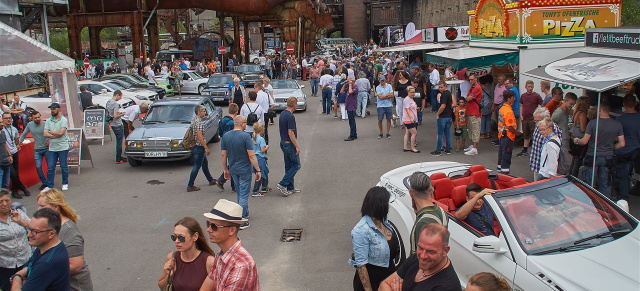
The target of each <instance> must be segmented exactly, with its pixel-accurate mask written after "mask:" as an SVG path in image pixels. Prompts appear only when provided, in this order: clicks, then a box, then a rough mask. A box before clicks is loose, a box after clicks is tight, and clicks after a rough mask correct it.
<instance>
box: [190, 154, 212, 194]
mask: <svg viewBox="0 0 640 291" xmlns="http://www.w3.org/2000/svg"><path fill="white" fill-rule="evenodd" d="M191 153H193V168H191V175H190V176H189V183H188V184H187V187H193V183H194V182H195V180H196V177H197V176H198V172H200V168H202V172H203V173H204V176H205V177H206V178H207V181H209V182H213V181H215V180H214V179H213V177H212V176H211V173H209V162H208V161H207V153H206V152H205V150H204V147H203V146H199V145H197V146H195V147H193V150H191Z"/></svg>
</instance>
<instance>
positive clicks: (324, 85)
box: [320, 69, 333, 114]
mask: <svg viewBox="0 0 640 291" xmlns="http://www.w3.org/2000/svg"><path fill="white" fill-rule="evenodd" d="M323 73H324V74H323V75H322V76H320V92H322V113H323V114H330V113H331V94H332V92H333V91H332V89H331V82H332V80H333V76H331V70H329V69H324V72H323Z"/></svg>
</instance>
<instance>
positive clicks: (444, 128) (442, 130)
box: [436, 117, 453, 152]
mask: <svg viewBox="0 0 640 291" xmlns="http://www.w3.org/2000/svg"><path fill="white" fill-rule="evenodd" d="M436 123H437V125H438V145H437V147H436V152H440V150H441V149H442V136H443V135H444V136H445V137H446V139H447V140H446V141H447V147H446V148H445V150H447V151H450V150H451V124H452V123H453V120H452V119H451V117H442V118H438V120H437V122H436Z"/></svg>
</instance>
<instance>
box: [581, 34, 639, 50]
mask: <svg viewBox="0 0 640 291" xmlns="http://www.w3.org/2000/svg"><path fill="white" fill-rule="evenodd" d="M635 30H636V31H635V32H633V31H631V32H627V31H604V30H599V31H587V36H586V37H585V45H586V46H589V47H603V48H613V49H628V50H636V51H640V29H635Z"/></svg>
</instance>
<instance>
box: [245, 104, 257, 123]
mask: <svg viewBox="0 0 640 291" xmlns="http://www.w3.org/2000/svg"><path fill="white" fill-rule="evenodd" d="M256 105H257V104H256ZM258 107H260V105H258V106H256V109H254V110H253V111H251V107H249V104H247V108H249V115H248V116H247V125H249V126H253V124H254V123H256V122H258V114H256V110H258Z"/></svg>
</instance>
